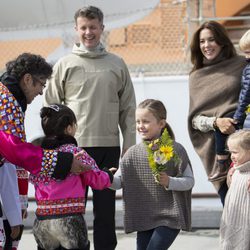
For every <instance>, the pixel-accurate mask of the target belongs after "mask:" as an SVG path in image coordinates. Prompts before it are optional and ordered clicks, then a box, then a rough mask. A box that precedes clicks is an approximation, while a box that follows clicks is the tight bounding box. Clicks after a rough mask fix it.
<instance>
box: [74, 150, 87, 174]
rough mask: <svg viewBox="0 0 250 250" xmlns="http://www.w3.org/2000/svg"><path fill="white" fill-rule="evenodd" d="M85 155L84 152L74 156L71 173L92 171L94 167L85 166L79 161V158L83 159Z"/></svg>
mask: <svg viewBox="0 0 250 250" xmlns="http://www.w3.org/2000/svg"><path fill="white" fill-rule="evenodd" d="M83 153H84V150H82V151H80V152H79V153H77V154H74V158H73V162H72V165H71V170H70V172H71V173H74V174H81V173H83V172H86V171H89V170H90V169H92V166H90V165H86V164H83V163H82V162H81V161H80V160H79V157H81V156H82V155H83Z"/></svg>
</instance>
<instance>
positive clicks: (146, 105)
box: [138, 99, 175, 140]
mask: <svg viewBox="0 0 250 250" xmlns="http://www.w3.org/2000/svg"><path fill="white" fill-rule="evenodd" d="M138 108H140V109H147V110H149V111H150V112H151V113H152V114H153V116H154V117H155V118H156V119H157V121H161V120H165V121H166V126H165V128H166V129H167V131H168V133H169V135H170V137H171V138H172V139H173V140H175V135H174V132H173V130H172V128H171V127H170V125H169V124H168V123H167V110H166V108H165V106H164V104H163V103H162V102H161V101H159V100H154V99H146V100H144V101H142V102H141V103H140V104H139V105H138Z"/></svg>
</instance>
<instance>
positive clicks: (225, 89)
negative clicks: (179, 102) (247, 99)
mask: <svg viewBox="0 0 250 250" xmlns="http://www.w3.org/2000/svg"><path fill="white" fill-rule="evenodd" d="M245 65H246V60H245V59H244V58H243V57H241V56H235V57H233V58H231V59H227V60H225V59H224V60H222V59H221V60H217V62H214V64H213V63H210V64H209V65H206V66H204V67H203V68H201V69H198V70H196V71H194V72H192V73H191V75H190V78H189V96H190V103H189V115H188V131H189V136H190V139H191V142H192V144H193V146H194V149H195V151H196V152H197V154H198V155H199V157H200V158H201V161H202V162H203V164H204V167H205V170H206V173H207V175H210V174H211V171H212V169H213V167H214V165H215V162H216V152H215V141H214V131H209V132H207V133H203V132H201V131H199V130H195V129H193V127H192V119H193V117H194V116H196V115H205V116H208V117H212V116H216V117H223V116H224V115H225V114H228V113H230V112H233V111H235V110H236V106H237V102H238V98H239V93H240V87H241V84H240V79H241V74H242V70H243V68H244V67H245ZM220 185H221V182H214V186H215V188H216V189H217V190H218V189H219V188H220Z"/></svg>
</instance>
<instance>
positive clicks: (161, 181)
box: [157, 172, 169, 188]
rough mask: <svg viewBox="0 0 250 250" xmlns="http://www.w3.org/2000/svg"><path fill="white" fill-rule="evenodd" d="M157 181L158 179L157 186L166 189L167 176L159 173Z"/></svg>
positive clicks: (167, 183)
mask: <svg viewBox="0 0 250 250" xmlns="http://www.w3.org/2000/svg"><path fill="white" fill-rule="evenodd" d="M157 179H158V182H159V184H161V185H162V186H164V187H166V188H168V185H169V176H168V175H167V174H166V173H165V172H160V173H159V175H158V178H157Z"/></svg>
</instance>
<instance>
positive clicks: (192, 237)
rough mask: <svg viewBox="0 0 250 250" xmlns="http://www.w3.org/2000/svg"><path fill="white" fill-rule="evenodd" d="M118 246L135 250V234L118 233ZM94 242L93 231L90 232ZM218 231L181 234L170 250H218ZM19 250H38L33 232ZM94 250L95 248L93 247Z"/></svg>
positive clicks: (123, 249) (24, 235)
mask: <svg viewBox="0 0 250 250" xmlns="http://www.w3.org/2000/svg"><path fill="white" fill-rule="evenodd" d="M117 236H118V245H117V248H116V249H117V250H135V249H136V248H135V234H124V233H123V231H120V230H119V231H117ZM89 237H90V240H91V241H92V231H89ZM218 243H219V231H218V229H202V230H195V231H193V232H189V233H185V232H181V233H180V235H179V236H178V237H177V238H176V240H175V242H174V244H173V245H172V246H171V247H170V250H184V249H185V250H218V249H219V244H218ZM18 249H19V250H36V243H35V240H34V237H33V235H32V232H31V230H25V231H24V234H23V238H22V240H21V242H20V245H19V248H18ZM91 250H93V246H91Z"/></svg>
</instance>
